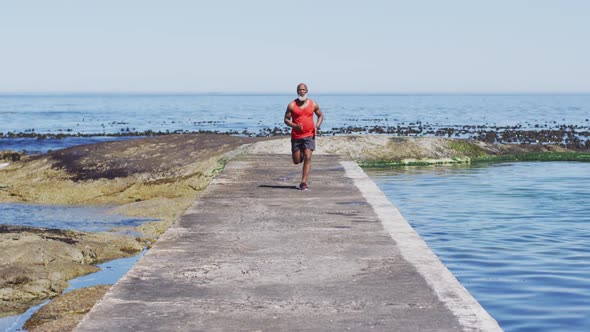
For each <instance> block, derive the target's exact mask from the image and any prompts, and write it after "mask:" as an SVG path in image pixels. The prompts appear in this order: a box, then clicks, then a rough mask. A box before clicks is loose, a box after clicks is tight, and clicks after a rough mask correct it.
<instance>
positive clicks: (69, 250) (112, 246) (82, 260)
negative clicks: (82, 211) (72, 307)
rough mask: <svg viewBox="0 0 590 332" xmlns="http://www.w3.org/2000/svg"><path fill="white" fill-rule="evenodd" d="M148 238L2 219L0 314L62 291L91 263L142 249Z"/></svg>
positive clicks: (21, 309)
mask: <svg viewBox="0 0 590 332" xmlns="http://www.w3.org/2000/svg"><path fill="white" fill-rule="evenodd" d="M144 241H145V240H144V239H136V238H132V237H127V236H123V235H117V234H111V233H88V232H76V231H64V230H59V229H45V228H35V227H24V226H11V225H2V224H0V252H1V253H2V255H1V256H0V317H2V316H9V315H16V314H20V313H22V312H24V311H25V310H26V309H28V308H29V307H30V306H32V305H36V304H39V303H41V302H42V301H43V300H45V299H47V298H52V297H55V296H57V295H59V294H61V293H62V292H63V291H64V290H65V289H66V288H67V287H68V280H70V279H72V278H76V277H78V276H82V275H86V274H89V273H92V272H96V271H98V270H99V269H98V267H96V266H93V264H97V263H101V262H105V261H108V260H112V259H115V258H121V257H129V256H132V255H135V254H138V253H139V252H140V251H141V250H142V249H143V247H144V245H145V243H144Z"/></svg>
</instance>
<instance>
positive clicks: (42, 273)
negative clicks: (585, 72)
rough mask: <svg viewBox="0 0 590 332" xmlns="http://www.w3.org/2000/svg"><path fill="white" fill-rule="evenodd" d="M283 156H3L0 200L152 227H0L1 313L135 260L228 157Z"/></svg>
mask: <svg viewBox="0 0 590 332" xmlns="http://www.w3.org/2000/svg"><path fill="white" fill-rule="evenodd" d="M289 150H290V143H289V137H285V136H274V137H245V136H231V135H222V134H175V135H160V136H154V137H148V138H141V139H130V140H123V141H112V142H105V143H98V144H92V145H82V146H76V147H72V148H67V149H63V150H57V151H52V152H49V153H46V154H39V155H22V154H20V153H17V152H14V151H11V152H3V154H0V155H1V156H2V158H3V161H1V160H0V163H2V162H4V163H5V164H7V165H6V166H5V167H3V168H0V202H21V203H42V204H65V205H95V204H99V205H100V204H109V205H115V206H116V207H115V208H113V210H112V211H113V212H114V213H118V214H125V215H129V216H141V217H149V218H155V219H158V220H159V221H157V222H148V223H145V224H143V225H140V226H138V227H137V230H138V231H139V232H140V233H141V234H143V235H142V236H139V237H129V236H123V235H118V234H111V233H84V232H74V231H69V230H52V229H43V228H33V227H18V226H12V225H1V226H0V250H1V252H2V253H3V255H2V260H0V275H1V276H2V278H1V279H0V315H12V314H15V313H18V312H22V311H24V310H25V309H26V308H27V307H28V306H30V305H32V304H35V303H38V302H39V301H41V300H42V299H44V298H48V297H54V296H56V295H58V294H60V293H61V292H62V291H63V289H65V287H67V281H68V280H69V279H71V278H74V277H76V276H79V275H83V274H87V273H91V272H93V271H95V270H96V269H97V268H96V267H94V266H93V264H96V263H98V262H101V261H105V260H110V259H114V258H118V257H126V256H129V255H134V254H136V253H138V252H139V251H140V250H141V249H142V248H143V247H144V246H146V245H149V243H151V242H152V241H155V239H157V237H158V236H159V235H160V234H161V233H163V232H164V231H165V230H166V229H167V228H168V227H169V226H170V225H171V224H172V223H173V222H174V221H175V220H177V218H178V217H179V216H180V215H181V214H182V213H183V212H184V211H185V210H186V209H187V208H188V207H189V206H190V205H191V204H192V203H193V202H194V200H195V199H197V198H198V196H199V194H200V193H201V192H202V191H203V190H204V188H206V187H207V185H208V184H209V182H210V181H211V180H212V179H213V178H214V176H215V175H216V174H217V173H218V172H219V171H221V170H222V169H223V167H224V164H225V163H226V162H227V161H228V160H230V159H232V158H234V157H235V156H237V155H240V154H241V153H248V154H256V153H280V154H288V153H289ZM316 154H338V155H343V156H345V157H348V158H351V159H353V160H355V161H357V162H359V163H360V164H361V165H364V166H387V167H390V166H396V165H423V164H444V163H466V162H473V161H478V160H487V161H494V160H527V159H526V158H529V160H530V159H531V158H532V159H534V160H584V161H590V154H588V153H580V152H576V151H574V150H571V149H566V148H564V147H561V146H559V145H550V144H518V145H517V144H491V143H487V142H482V141H475V140H465V139H453V138H440V137H398V136H396V135H348V136H345V135H335V136H321V137H318V148H317V150H316ZM510 158H512V159H510ZM519 158H520V159H519ZM4 253H9V254H4Z"/></svg>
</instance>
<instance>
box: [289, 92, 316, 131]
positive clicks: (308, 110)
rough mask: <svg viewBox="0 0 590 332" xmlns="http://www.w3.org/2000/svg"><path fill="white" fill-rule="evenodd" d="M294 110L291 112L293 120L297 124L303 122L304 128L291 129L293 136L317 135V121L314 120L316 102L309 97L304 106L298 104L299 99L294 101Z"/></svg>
mask: <svg viewBox="0 0 590 332" xmlns="http://www.w3.org/2000/svg"><path fill="white" fill-rule="evenodd" d="M293 104H294V105H293V111H292V112H291V119H292V120H291V121H293V123H295V124H301V125H302V126H303V129H302V130H298V129H295V128H293V130H292V131H291V138H293V139H300V138H304V137H310V136H314V135H315V123H314V122H313V114H314V108H315V107H314V105H315V103H314V102H313V100H311V99H309V98H308V99H307V100H306V101H305V102H304V103H303V105H301V106H304V107H303V108H301V107H299V105H297V99H295V101H293Z"/></svg>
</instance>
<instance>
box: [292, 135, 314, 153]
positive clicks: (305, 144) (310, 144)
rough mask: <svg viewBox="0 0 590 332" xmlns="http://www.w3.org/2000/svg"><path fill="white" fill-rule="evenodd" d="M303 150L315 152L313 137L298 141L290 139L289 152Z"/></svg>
mask: <svg viewBox="0 0 590 332" xmlns="http://www.w3.org/2000/svg"><path fill="white" fill-rule="evenodd" d="M305 149H310V150H311V151H313V150H315V137H313V136H308V137H303V138H299V139H291V152H295V151H297V150H305Z"/></svg>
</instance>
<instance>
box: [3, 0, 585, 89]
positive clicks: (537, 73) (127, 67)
mask: <svg viewBox="0 0 590 332" xmlns="http://www.w3.org/2000/svg"><path fill="white" fill-rule="evenodd" d="M589 38H590V1H587V0H551V1H550V0H488V1H483V0H482V1H474V0H444V1H443V0H407V1H395V0H375V1H371V0H364V1H347V0H334V1H331V0H330V1H322V0H314V1H307V0H300V1H281V0H268V1H266V0H261V1H257V0H251V1H242V0H235V1H223V0H216V1H214V0H209V1H198V0H194V1H189V0H186V1H178V0H167V1H150V0H141V1H135V0H133V1H126V0H116V1H114V0H101V1H79V0H71V1H62V0H52V1H45V0H39V1H30V0H19V1H9V0H0V43H1V44H0V45H1V46H0V93H15V92H16V93H20V92H148V93H149V92H164V93H166V92H197V93H202V92H222V93H224V92H227V93H231V92H254V93H265V92H272V93H275V92H279V93H281V92H288V93H291V92H292V93H294V91H295V86H296V84H297V83H298V82H300V81H304V82H307V83H308V84H309V87H310V93H314V92H315V93H332V92H341V93H347V92H360V93H431V92H441V93H447V92H491V93H494V92H511V93H518V92H590V42H589Z"/></svg>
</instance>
